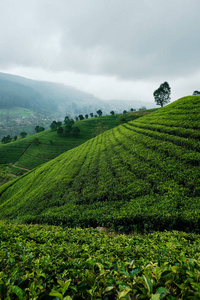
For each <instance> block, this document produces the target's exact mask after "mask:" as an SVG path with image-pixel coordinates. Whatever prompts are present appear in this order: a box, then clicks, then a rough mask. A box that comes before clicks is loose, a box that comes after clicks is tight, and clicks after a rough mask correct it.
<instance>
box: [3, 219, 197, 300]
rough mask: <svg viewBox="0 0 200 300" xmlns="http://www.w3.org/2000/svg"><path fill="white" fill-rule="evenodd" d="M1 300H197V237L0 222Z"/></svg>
mask: <svg viewBox="0 0 200 300" xmlns="http://www.w3.org/2000/svg"><path fill="white" fill-rule="evenodd" d="M0 240H1V247H0V258H1V259H0V270H1V271H0V298H1V299H21V300H24V299H26V300H30V299H31V300H33V299H52V300H53V299H54V300H57V299H65V300H70V299H99V300H100V299H105V300H107V299H108V300H109V299H152V300H158V299H169V300H172V299H199V298H200V276H199V274H200V253H199V250H200V249H199V247H200V236H199V235H194V234H186V233H183V232H177V231H173V232H164V233H160V232H154V233H151V234H144V235H141V234H135V235H133V236H126V235H118V236H117V235H115V234H114V233H110V234H107V233H101V232H98V231H97V230H95V229H91V228H90V229H80V228H77V229H73V228H71V229H70V228H60V227H58V226H56V227H55V226H44V225H43V226H41V225H34V226H33V225H17V224H9V223H5V222H0Z"/></svg>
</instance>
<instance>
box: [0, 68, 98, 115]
mask: <svg viewBox="0 0 200 300" xmlns="http://www.w3.org/2000/svg"><path fill="white" fill-rule="evenodd" d="M94 102H98V104H99V103H101V102H103V101H102V100H100V99H98V98H96V97H94V96H93V95H91V94H88V93H85V92H82V91H80V90H77V89H75V88H73V87H70V86H67V85H64V84H59V83H53V82H47V81H37V80H32V79H27V78H24V77H21V76H17V75H11V74H5V73H0V109H1V108H12V107H25V108H32V109H42V110H45V111H55V110H56V111H59V109H61V108H62V109H66V107H67V109H68V110H70V107H71V110H73V107H76V105H80V106H82V105H86V104H92V103H94Z"/></svg>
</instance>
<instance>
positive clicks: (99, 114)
mask: <svg viewBox="0 0 200 300" xmlns="http://www.w3.org/2000/svg"><path fill="white" fill-rule="evenodd" d="M102 114H103V113H102V110H101V109H99V110H97V115H98V116H99V117H101V116H102Z"/></svg>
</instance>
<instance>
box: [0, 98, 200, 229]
mask: <svg viewBox="0 0 200 300" xmlns="http://www.w3.org/2000/svg"><path fill="white" fill-rule="evenodd" d="M189 107H190V108H191V110H189ZM184 110H185V112H186V113H185V114H184ZM174 111H175V112H176V114H173V112H174ZM189 112H190V113H189ZM199 112H200V97H194V96H192V97H186V98H182V99H180V100H177V101H176V102H174V103H172V104H170V105H168V106H166V107H164V108H162V109H159V110H158V111H155V112H154V113H152V114H147V115H145V116H143V117H141V118H137V119H136V120H133V121H131V122H129V123H125V124H122V125H120V126H117V127H114V128H113V129H111V130H108V131H105V132H104V133H103V134H100V135H98V136H97V137H95V138H93V139H90V140H88V141H87V142H86V143H84V144H82V145H80V146H78V147H75V148H73V149H71V150H69V151H67V152H66V153H63V154H61V155H60V156H58V157H57V158H55V159H53V160H50V161H49V162H47V163H45V164H43V165H42V166H41V167H39V168H36V169H34V170H32V171H31V172H29V173H28V174H25V175H23V176H22V177H21V178H17V179H16V180H15V181H12V182H9V183H7V184H6V185H4V186H2V187H1V188H0V194H1V200H0V203H1V204H0V217H1V218H7V219H18V220H21V222H27V223H47V224H55V225H61V224H62V225H67V226H70V227H76V226H81V227H91V226H92V227H96V226H106V227H110V228H115V229H117V230H122V231H132V230H139V231H146V230H148V231H151V230H160V231H162V230H165V229H167V230H172V229H176V230H182V229H183V228H184V230H185V231H188V232H189V231H193V232H199V231H200V209H199V199H200V188H199V187H200V175H199V165H200V153H199V138H198V137H199V127H198V124H200V122H199V121H200V114H199ZM172 116H173V118H172ZM175 116H176V117H175ZM194 119H195V120H196V124H195V123H194ZM177 120H179V124H180V126H178V123H177Z"/></svg>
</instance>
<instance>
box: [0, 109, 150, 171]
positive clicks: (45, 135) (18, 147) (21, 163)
mask: <svg viewBox="0 0 200 300" xmlns="http://www.w3.org/2000/svg"><path fill="white" fill-rule="evenodd" d="M152 111H153V110H152ZM149 112H151V110H145V111H143V112H134V113H129V114H125V115H123V117H124V118H125V119H126V120H127V121H130V120H131V119H133V118H138V117H141V116H142V115H143V114H146V113H149ZM118 118H119V115H108V116H102V117H100V118H98V117H97V118H90V119H84V120H82V121H78V122H75V124H74V126H75V127H78V128H79V129H80V135H79V136H78V137H76V138H75V137H73V136H65V135H58V134H57V132H56V131H52V130H46V131H43V132H41V133H37V134H34V135H32V136H28V137H26V138H23V139H18V140H17V141H15V142H10V143H8V144H2V143H0V164H10V168H11V173H13V174H18V173H19V174H22V173H25V172H27V171H28V170H31V169H33V168H35V167H37V166H39V165H41V164H43V163H46V162H47V161H49V160H51V159H53V158H55V157H56V156H58V155H60V154H61V153H63V152H66V151H67V150H69V149H72V148H74V147H76V146H79V145H81V144H83V143H84V142H86V141H87V140H88V139H91V138H92V137H94V136H96V135H98V134H99V133H101V132H103V131H105V130H108V129H111V128H113V127H115V126H118V125H119V122H118ZM63 128H64V126H63Z"/></svg>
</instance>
